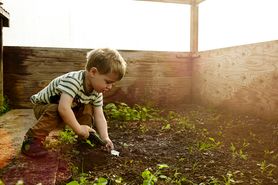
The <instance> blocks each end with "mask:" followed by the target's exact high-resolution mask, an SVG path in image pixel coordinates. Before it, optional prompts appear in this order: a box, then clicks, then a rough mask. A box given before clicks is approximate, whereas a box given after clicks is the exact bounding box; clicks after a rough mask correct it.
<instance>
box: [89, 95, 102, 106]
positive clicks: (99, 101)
mask: <svg viewBox="0 0 278 185" xmlns="http://www.w3.org/2000/svg"><path fill="white" fill-rule="evenodd" d="M91 104H93V106H95V107H100V106H103V95H102V93H99V94H98V95H97V96H96V98H95V99H94V101H92V102H91Z"/></svg>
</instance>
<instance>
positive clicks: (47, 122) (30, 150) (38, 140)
mask: <svg viewBox="0 0 278 185" xmlns="http://www.w3.org/2000/svg"><path fill="white" fill-rule="evenodd" d="M33 109H34V114H35V117H36V118H37V119H38V121H37V123H36V124H35V125H34V126H33V127H32V128H30V129H29V130H28V132H27V133H26V136H25V140H24V142H23V145H22V149H21V151H22V153H24V154H25V155H27V156H31V157H39V156H44V155H46V154H47V150H46V149H45V148H44V147H43V141H44V140H45V138H46V136H48V134H49V132H50V131H52V130H53V129H55V128H56V127H57V126H58V125H61V124H63V121H62V119H61V117H60V116H59V113H58V104H46V105H44V104H40V105H35V106H34V108H33Z"/></svg>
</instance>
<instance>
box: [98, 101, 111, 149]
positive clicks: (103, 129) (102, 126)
mask: <svg viewBox="0 0 278 185" xmlns="http://www.w3.org/2000/svg"><path fill="white" fill-rule="evenodd" d="M94 118H95V124H96V128H97V131H98V133H99V135H100V137H101V139H102V140H103V141H105V142H106V147H108V148H109V149H113V148H114V146H113V143H112V141H111V140H110V138H109V136H108V128H107V121H106V119H105V116H104V113H103V109H102V107H101V106H100V107H94Z"/></svg>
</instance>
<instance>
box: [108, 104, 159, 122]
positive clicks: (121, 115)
mask: <svg viewBox="0 0 278 185" xmlns="http://www.w3.org/2000/svg"><path fill="white" fill-rule="evenodd" d="M104 112H105V115H106V117H107V118H108V119H114V120H119V121H147V120H156V119H158V118H159V117H160V116H159V113H158V111H157V110H155V109H153V108H149V107H144V106H140V105H134V107H132V108H131V107H129V106H128V105H127V104H125V103H118V104H114V103H109V104H107V105H106V106H105V107H104Z"/></svg>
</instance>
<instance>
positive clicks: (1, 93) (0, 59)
mask: <svg viewBox="0 0 278 185" xmlns="http://www.w3.org/2000/svg"><path fill="white" fill-rule="evenodd" d="M2 28H3V19H2V18H1V17H0V106H1V107H2V106H3V104H4V89H3V84H4V83H3V39H2V37H3V32H2Z"/></svg>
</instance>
